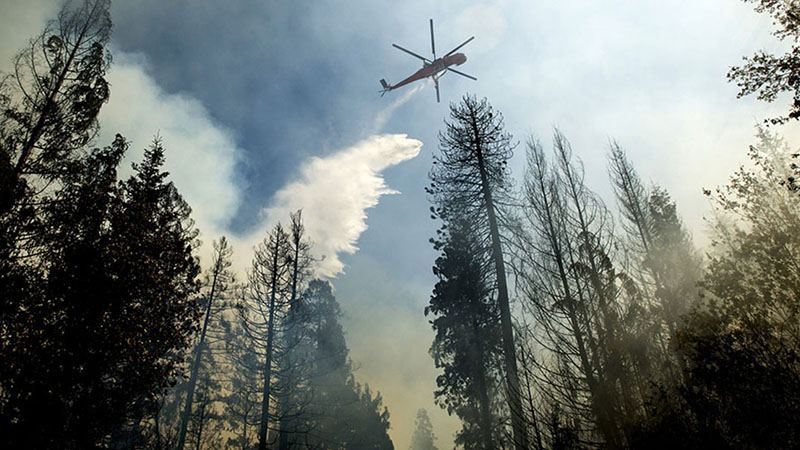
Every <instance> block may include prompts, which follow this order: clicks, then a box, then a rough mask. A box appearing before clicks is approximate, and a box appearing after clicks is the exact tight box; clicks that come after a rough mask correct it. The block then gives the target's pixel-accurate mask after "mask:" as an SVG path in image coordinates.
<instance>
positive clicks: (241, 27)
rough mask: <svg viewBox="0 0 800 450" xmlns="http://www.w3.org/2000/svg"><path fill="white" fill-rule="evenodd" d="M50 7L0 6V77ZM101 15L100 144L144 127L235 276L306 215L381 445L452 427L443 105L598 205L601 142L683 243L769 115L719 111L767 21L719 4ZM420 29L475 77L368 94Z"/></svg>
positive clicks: (394, 73)
mask: <svg viewBox="0 0 800 450" xmlns="http://www.w3.org/2000/svg"><path fill="white" fill-rule="evenodd" d="M58 3H59V2H57V1H56V0H2V2H0V13H1V14H0V61H2V63H0V64H2V65H0V68H3V69H4V70H7V68H8V67H9V65H8V61H9V60H10V57H11V56H12V55H13V54H14V52H15V51H16V50H17V49H18V48H19V47H20V46H21V45H24V43H25V41H26V39H27V38H28V37H30V36H32V35H33V34H35V33H37V32H38V30H39V29H41V27H42V25H43V24H44V21H45V20H46V19H47V18H48V17H51V16H52V15H53V13H54V12H55V11H56V10H57V8H58ZM112 16H113V17H112V18H113V21H114V37H113V53H114V65H113V68H112V71H111V74H110V80H111V83H112V91H111V92H112V97H111V101H110V103H109V104H108V105H107V106H106V108H105V109H104V111H103V114H102V119H103V122H102V125H103V136H102V137H101V140H103V141H102V142H100V143H99V144H105V143H108V142H110V136H113V134H114V133H116V132H121V133H122V134H124V135H125V136H126V137H128V138H129V139H130V140H132V142H133V146H132V148H135V149H137V150H136V151H137V152H139V153H140V152H141V149H142V148H143V147H144V146H146V144H147V141H148V140H149V139H150V138H151V137H152V136H153V135H154V134H156V133H159V135H160V136H161V137H162V138H163V140H164V144H165V146H166V148H167V156H166V157H167V167H168V169H169V170H170V171H171V172H172V175H173V179H174V180H175V181H176V184H177V185H178V187H179V189H180V190H181V192H182V193H183V194H184V195H185V197H186V198H187V199H188V201H189V202H190V204H191V206H192V208H193V209H194V216H195V219H196V220H197V222H198V225H199V226H200V228H201V231H202V233H203V234H202V238H203V240H204V241H205V242H206V243H208V242H210V241H211V240H212V239H214V238H216V237H217V236H218V235H219V234H220V233H226V234H228V235H230V236H231V237H232V238H233V240H234V242H236V243H237V250H238V253H237V255H236V257H237V265H238V266H239V267H244V266H246V265H247V263H248V261H249V259H250V254H249V248H250V246H252V245H253V243H255V242H257V241H258V240H259V239H260V237H261V236H262V234H263V232H264V229H265V228H266V226H267V225H268V224H269V223H272V222H274V221H275V220H285V219H286V217H285V216H286V215H287V213H288V211H290V210H292V209H294V208H298V207H303V208H304V209H305V211H304V215H305V217H306V220H307V221H308V223H309V231H310V232H311V233H312V237H313V239H314V240H315V242H316V244H317V249H318V255H320V256H321V255H325V256H326V258H325V260H324V263H323V265H322V271H323V272H324V273H326V274H328V275H337V274H338V275H337V276H336V277H335V278H334V284H335V286H336V293H337V297H338V299H339V301H340V302H341V303H342V307H343V310H344V312H345V315H346V317H345V326H346V329H347V332H348V342H349V344H350V347H351V349H352V356H353V358H354V359H355V361H356V362H357V367H358V368H359V369H358V371H357V375H358V377H359V379H360V380H362V381H366V382H369V383H370V385H371V386H372V387H373V388H375V389H377V390H380V391H381V392H382V393H383V396H384V399H385V402H386V404H387V405H388V406H389V408H390V412H391V419H392V430H391V434H392V437H393V439H394V442H395V445H396V446H397V448H399V449H404V448H407V445H408V442H409V438H410V435H411V432H412V427H413V418H414V414H415V411H416V410H417V409H418V408H420V407H425V408H427V409H428V410H429V411H430V412H431V415H432V419H433V424H434V427H435V430H436V432H437V434H438V436H439V444H440V448H449V447H450V446H451V435H452V432H453V431H454V430H455V429H456V427H457V426H458V423H457V421H456V420H454V419H453V418H448V417H447V415H446V413H444V412H443V411H442V410H440V409H439V408H438V407H436V406H435V405H434V404H433V395H432V391H433V389H434V388H435V376H436V371H435V370H434V368H433V362H432V360H431V359H430V357H429V356H428V353H427V351H428V347H429V345H430V341H431V338H432V333H431V331H430V326H429V324H428V323H427V320H426V319H425V318H424V316H423V314H422V308H423V307H424V305H425V304H426V303H427V301H428V297H429V294H430V290H431V288H432V286H433V282H434V279H433V276H432V274H431V270H430V267H431V265H432V262H433V260H434V258H435V256H436V255H435V253H434V252H433V250H432V249H431V248H430V245H429V244H428V242H427V241H428V238H429V237H430V236H431V235H432V234H433V232H434V230H435V228H436V224H435V223H434V222H433V221H431V220H430V219H428V214H427V208H428V205H427V200H426V198H425V194H424V191H423V187H424V186H425V184H426V182H427V180H426V177H427V173H428V170H429V167H430V161H431V159H430V158H431V152H433V151H434V150H435V149H436V147H437V138H436V136H437V132H438V130H439V129H440V128H441V125H442V120H443V119H444V118H445V117H446V114H447V104H448V102H450V101H455V100H457V99H458V98H459V97H460V96H461V95H463V94H464V93H467V92H469V93H473V94H477V95H478V96H486V97H488V98H489V100H490V101H491V103H492V104H493V105H494V106H495V107H496V108H497V109H498V110H500V111H501V112H503V114H504V115H505V118H506V124H507V129H508V131H509V132H511V133H512V134H514V135H515V136H516V138H517V140H520V141H523V142H524V140H525V138H526V137H527V136H528V135H530V134H532V135H534V136H536V137H539V138H541V139H542V140H543V141H544V142H545V143H546V145H549V141H550V136H551V134H552V128H553V127H554V126H558V127H559V128H560V129H561V130H562V131H563V132H564V133H565V134H566V135H567V136H568V138H569V139H570V140H571V141H572V144H573V147H574V149H575V153H576V155H577V156H579V157H580V158H582V159H583V160H584V162H585V165H586V170H587V180H588V182H589V184H590V186H591V187H593V188H594V189H595V190H596V191H598V192H600V193H601V194H608V192H609V186H608V183H607V181H606V163H605V156H606V153H607V148H608V142H609V140H610V139H616V140H617V141H618V142H619V143H620V144H621V145H622V146H623V147H624V148H625V149H627V150H628V152H629V154H630V157H631V158H632V160H633V162H634V163H635V164H636V166H637V168H638V170H639V171H640V173H641V175H642V176H643V178H645V179H646V180H651V181H653V182H657V183H659V184H662V185H663V186H665V187H666V188H667V189H668V190H669V191H670V192H671V193H672V195H673V197H674V199H675V200H676V201H677V203H678V207H679V210H680V212H681V213H682V214H683V216H684V218H685V220H686V222H687V224H689V225H690V227H691V228H692V230H693V231H694V234H695V237H696V240H697V241H698V243H699V244H703V243H704V238H703V221H702V216H703V214H704V213H705V212H706V211H707V206H708V205H707V203H706V201H705V200H704V198H703V196H702V194H701V188H702V187H713V186H716V185H719V184H722V183H724V182H725V180H726V177H727V175H728V174H729V173H730V172H731V171H732V170H733V169H734V168H735V167H736V166H737V165H738V164H740V163H741V162H742V161H743V160H744V155H745V153H746V149H747V146H748V144H750V143H751V142H752V141H753V139H752V135H753V133H754V125H755V124H756V123H758V122H760V121H761V120H763V118H765V117H767V116H769V115H771V114H772V115H774V114H775V112H776V111H780V110H782V109H784V104H783V103H781V104H778V105H764V104H761V103H758V102H757V101H755V100H754V99H752V98H747V99H741V100H737V99H736V98H735V95H736V87H735V86H733V85H730V84H728V83H727V82H726V81H725V73H726V72H727V70H728V67H729V66H730V65H733V64H736V63H738V61H739V60H740V58H741V56H743V55H746V54H750V53H752V52H753V51H754V50H756V49H760V48H772V47H774V46H775V43H774V39H773V38H772V37H771V36H770V35H769V29H770V28H769V27H770V21H769V20H768V18H766V17H763V16H759V15H757V14H755V13H754V12H753V11H752V8H751V6H750V5H749V4H745V3H743V2H740V1H736V0H695V1H692V2H664V1H656V0H639V1H636V2H632V1H624V0H603V1H591V2H590V1H570V0H564V1H530V0H487V1H482V2H480V1H476V2H471V1H460V0H448V1H437V2H430V1H423V0H411V1H405V2H385V1H374V0H339V1H333V0H308V1H298V2H276V1H267V0H231V1H226V2H221V1H213V0H138V1H117V2H115V3H114V5H113V7H112ZM431 17H432V18H433V19H434V20H435V24H436V36H437V49H438V50H439V54H443V53H444V52H446V51H447V50H449V49H450V48H452V47H454V46H455V45H457V44H459V43H460V42H462V41H463V40H464V39H466V38H467V37H469V36H472V35H475V37H476V39H475V41H473V42H472V43H470V44H469V45H468V46H467V47H465V48H464V49H463V52H464V53H466V54H467V57H468V58H469V59H468V61H467V62H466V64H464V65H463V66H461V67H460V68H459V69H460V70H463V71H464V72H467V73H470V74H472V75H474V76H476V77H477V78H478V80H479V81H478V82H473V81H470V80H467V79H464V78H461V77H456V76H453V75H450V74H448V75H446V76H445V77H444V78H443V79H442V80H441V89H442V102H443V103H441V104H437V103H436V102H435V96H434V93H433V90H432V87H431V86H430V85H425V84H420V88H415V89H411V88H409V89H406V90H405V91H403V92H393V93H390V94H388V95H387V96H386V97H383V98H381V97H380V96H379V95H378V92H377V91H378V89H379V84H378V80H379V79H380V78H386V79H388V80H389V81H398V80H400V79H402V78H404V77H405V76H407V75H408V74H409V73H411V72H413V71H415V70H416V69H418V68H419V64H418V61H417V60H415V59H413V58H411V57H409V56H407V55H405V54H403V53H401V52H398V51H396V50H394V49H393V48H392V47H391V46H390V44H391V43H393V42H395V43H398V44H400V45H403V46H405V47H407V48H410V49H412V50H414V51H417V52H418V53H421V54H423V55H427V54H428V53H429V51H430V43H429V37H428V29H427V20H428V18H431ZM796 130H797V125H796V124H792V125H790V126H788V127H785V128H783V129H782V130H781V131H783V132H784V133H786V134H788V135H794V134H796ZM790 137H791V136H790ZM790 142H792V141H791V140H790ZM522 153H523V152H522V148H520V151H519V152H518V155H517V158H516V159H515V160H514V164H513V168H514V169H515V173H516V174H519V173H520V170H521V161H522V159H523V158H522V156H523V155H522ZM137 154H138V153H136V152H134V154H133V155H132V157H134V158H135V157H136V155H137ZM605 196H606V198H608V199H610V198H611V197H610V196H608V195H605Z"/></svg>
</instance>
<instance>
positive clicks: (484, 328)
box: [425, 220, 505, 449]
mask: <svg viewBox="0 0 800 450" xmlns="http://www.w3.org/2000/svg"><path fill="white" fill-rule="evenodd" d="M469 227H470V224H469V223H468V222H467V221H466V220H461V221H454V222H452V223H451V224H450V226H449V227H448V228H447V229H446V230H444V231H442V232H441V233H440V236H439V240H437V241H434V248H436V249H437V250H439V251H441V256H439V257H438V258H437V259H436V265H435V266H434V268H433V273H434V275H436V277H437V279H438V281H437V283H436V286H435V287H434V289H433V294H432V295H431V300H430V304H429V305H428V306H427V307H426V308H425V315H426V316H432V317H433V319H432V320H431V325H432V326H433V330H434V331H435V333H436V335H435V337H434V341H433V344H432V345H431V356H433V359H434V362H435V364H436V367H437V368H440V369H442V374H441V375H439V376H438V377H437V378H436V384H437V387H438V389H437V390H436V392H435V396H436V401H437V403H438V404H439V405H440V406H442V407H443V408H446V409H447V412H448V413H449V414H456V415H458V417H459V418H460V419H461V421H462V424H463V427H462V429H461V430H460V431H459V432H458V435H457V436H456V443H457V444H459V445H462V446H464V448H484V449H488V448H492V447H493V446H494V445H497V444H498V443H500V442H503V441H504V438H505V437H504V432H505V430H504V429H503V427H502V420H501V413H502V410H501V409H500V405H499V404H498V401H497V400H498V397H501V395H500V389H501V385H500V376H501V374H500V368H499V365H500V364H499V358H500V357H501V352H502V350H501V339H502V338H501V333H500V317H499V312H498V307H497V303H496V301H495V298H494V296H493V289H492V286H491V275H490V273H487V269H486V267H485V265H484V264H483V263H482V255H483V254H484V253H483V249H482V247H481V243H480V241H479V240H478V238H477V237H476V236H475V235H474V234H473V233H472V232H471V231H470V228H469Z"/></svg>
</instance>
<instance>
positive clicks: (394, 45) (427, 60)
mask: <svg viewBox="0 0 800 450" xmlns="http://www.w3.org/2000/svg"><path fill="white" fill-rule="evenodd" d="M392 47H394V48H396V49H398V50H400V51H403V52H406V53H408V54H409V55H411V56H413V57H415V58H419V59H421V60H423V61H425V62H426V63H430V62H431V61H430V60H429V59H428V58H425V57H424V56H419V55H418V54H416V53H414V52H412V51H411V50H407V49H404V48H403V47H400V46H399V45H397V44H392Z"/></svg>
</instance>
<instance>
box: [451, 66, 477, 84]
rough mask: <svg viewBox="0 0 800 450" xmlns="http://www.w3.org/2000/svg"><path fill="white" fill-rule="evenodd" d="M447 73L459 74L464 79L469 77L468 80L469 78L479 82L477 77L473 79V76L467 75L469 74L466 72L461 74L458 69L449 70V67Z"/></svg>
mask: <svg viewBox="0 0 800 450" xmlns="http://www.w3.org/2000/svg"><path fill="white" fill-rule="evenodd" d="M447 71H448V72H453V73H457V74H459V75H461V76H462V77H467V78H469V79H470V80H475V81H478V79H477V78H475V77H473V76H472V75H467V74H465V73H464V72H459V71H457V70H456V69H451V68H449V67H448V68H447Z"/></svg>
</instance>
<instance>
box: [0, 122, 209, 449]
mask: <svg viewBox="0 0 800 450" xmlns="http://www.w3.org/2000/svg"><path fill="white" fill-rule="evenodd" d="M126 149H127V143H126V142H125V141H124V139H123V138H122V137H120V136H118V137H117V139H116V140H115V141H114V144H113V145H112V146H110V147H108V148H106V149H102V150H95V151H93V152H92V153H91V155H90V156H89V157H88V158H86V159H84V160H78V161H75V162H73V163H72V164H74V165H75V166H76V167H73V168H70V170H69V173H70V174H74V175H69V176H68V177H66V178H65V180H66V181H68V182H67V183H65V184H64V187H63V188H62V189H60V190H59V191H57V192H56V193H55V194H54V195H53V197H52V199H51V200H50V201H48V202H47V203H46V206H45V207H44V209H43V213H44V214H43V220H44V222H45V223H48V227H47V234H42V235H40V236H38V237H37V243H38V244H37V245H39V246H40V247H41V248H44V249H46V252H44V253H42V256H41V257H40V265H39V270H41V273H42V276H43V279H42V281H41V282H40V285H41V286H42V287H41V289H40V290H37V291H35V295H37V296H38V298H37V299H36V301H37V302H36V303H35V304H34V305H35V308H33V309H26V311H27V314H30V316H29V319H31V320H29V321H25V322H21V323H20V325H19V327H18V328H15V327H14V323H10V322H6V323H4V326H6V330H7V332H8V334H7V335H6V336H8V339H3V344H2V345H3V346H4V348H3V349H2V350H3V353H4V354H5V355H9V356H10V358H9V359H7V360H5V361H6V364H4V367H5V369H4V371H3V373H2V386H3V391H4V396H5V398H4V401H3V404H2V416H3V422H2V423H3V427H4V432H3V433H0V435H2V436H3V439H8V441H6V442H5V443H4V444H5V445H4V447H6V448H16V446H17V445H24V446H25V447H28V448H37V447H52V446H58V447H60V448H94V447H95V446H97V445H100V443H101V442H103V441H104V440H105V439H106V438H107V437H108V436H109V435H110V434H111V433H112V432H114V431H115V430H117V429H119V428H120V427H123V426H124V425H125V424H126V423H127V422H128V421H136V420H138V419H139V418H140V417H141V416H142V415H143V414H145V411H146V410H147V408H148V405H149V404H151V403H152V402H153V400H154V399H155V397H156V396H157V394H158V393H159V392H160V391H161V390H162V389H163V388H165V387H166V386H167V385H168V384H170V383H171V382H172V381H173V380H174V379H175V377H176V376H177V375H178V373H179V366H180V364H179V358H175V355H176V354H180V352H182V351H183V350H184V349H185V348H186V347H187V346H188V344H189V340H190V338H191V336H192V334H193V332H194V328H195V324H196V320H197V308H196V304H195V301H194V298H193V296H194V293H195V292H196V288H197V283H196V281H195V280H196V277H197V273H198V266H197V261H196V260H195V258H194V257H193V256H192V251H193V247H194V239H195V236H196V230H194V228H193V226H192V223H191V220H190V219H189V209H188V207H187V206H186V204H185V203H184V202H183V200H182V199H181V197H180V195H179V194H178V193H177V191H176V190H175V188H174V186H172V184H171V183H168V182H167V181H166V176H167V174H166V173H164V172H162V171H161V169H160V167H161V164H162V162H163V148H162V147H161V146H160V144H158V143H156V144H154V145H153V146H152V147H151V148H150V149H148V150H147V151H146V157H145V161H144V162H143V163H142V164H140V165H135V174H134V176H132V177H131V178H130V179H129V180H127V181H125V182H122V183H117V181H116V167H117V165H118V163H119V161H120V159H121V158H122V155H123V154H124V152H125V150H126ZM29 295H30V294H29ZM5 346H7V347H5ZM23 350H24V352H25V353H24V354H15V352H22V351H23ZM41 417H48V420H46V421H42V420H41ZM38 427H43V428H42V429H39V428H38ZM17 439H22V440H17ZM56 443H57V444H56Z"/></svg>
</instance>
